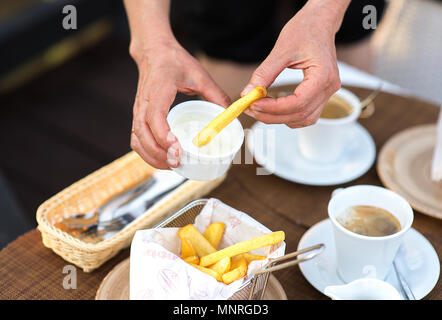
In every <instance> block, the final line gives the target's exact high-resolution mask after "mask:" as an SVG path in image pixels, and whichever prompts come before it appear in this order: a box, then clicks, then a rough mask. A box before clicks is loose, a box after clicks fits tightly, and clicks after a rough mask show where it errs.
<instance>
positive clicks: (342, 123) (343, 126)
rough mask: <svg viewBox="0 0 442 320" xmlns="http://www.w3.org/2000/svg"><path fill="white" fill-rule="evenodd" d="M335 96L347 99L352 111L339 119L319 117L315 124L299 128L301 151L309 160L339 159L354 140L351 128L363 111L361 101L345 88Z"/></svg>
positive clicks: (331, 160) (326, 161) (327, 160)
mask: <svg viewBox="0 0 442 320" xmlns="http://www.w3.org/2000/svg"><path fill="white" fill-rule="evenodd" d="M334 96H337V97H339V98H341V99H343V100H344V101H346V102H347V103H348V104H349V105H350V106H351V107H352V112H351V113H350V114H349V115H348V116H346V117H344V118H339V119H325V118H319V119H318V121H317V122H316V123H315V124H314V125H312V126H309V127H305V128H300V129H297V130H298V146H299V151H300V153H301V155H302V156H303V157H304V158H306V159H307V160H310V161H314V162H320V163H329V162H334V161H337V160H338V159H339V158H340V157H341V155H342V154H343V153H344V151H345V148H346V147H347V146H348V145H349V144H350V143H351V142H352V138H353V137H352V136H351V133H352V130H351V129H352V126H354V125H355V123H356V120H357V119H358V118H359V115H360V113H361V107H360V105H361V101H360V100H359V99H358V97H357V96H355V95H354V94H353V93H352V92H350V91H348V90H346V89H343V88H341V89H339V90H338V91H337V92H336V93H335V94H334Z"/></svg>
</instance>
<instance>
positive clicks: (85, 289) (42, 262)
mask: <svg viewBox="0 0 442 320" xmlns="http://www.w3.org/2000/svg"><path fill="white" fill-rule="evenodd" d="M128 256H129V249H125V250H123V251H122V252H120V253H119V254H118V255H117V256H116V257H114V258H112V259H111V260H109V261H108V262H107V263H105V264H104V265H103V266H101V267H100V268H99V269H98V270H95V271H93V272H91V273H85V272H83V271H82V270H81V269H80V268H75V266H73V265H71V264H70V263H68V262H66V261H65V260H63V259H62V258H60V257H59V256H57V255H56V254H55V253H54V252H53V251H52V250H50V249H48V248H46V247H45V246H43V243H42V241H41V235H40V232H38V231H37V230H33V231H30V232H28V233H26V234H24V235H23V236H21V237H19V238H18V239H17V240H15V241H13V242H11V243H10V244H9V245H8V246H7V247H5V248H4V249H3V250H2V251H0V299H14V300H15V299H36V300H53V299H54V300H65V299H67V300H70V299H73V300H88V299H90V300H93V299H94V298H95V293H96V291H97V290H98V287H99V286H100V283H101V281H102V280H103V279H104V277H105V276H106V275H107V274H108V272H109V271H110V270H112V268H113V267H114V266H115V265H116V264H118V263H119V262H120V261H122V260H124V259H126V258H127V257H128ZM65 266H72V267H71V268H75V270H76V274H77V283H76V284H77V286H76V287H77V288H76V289H65V288H64V287H63V280H64V279H65V277H66V276H68V275H71V274H72V273H71V270H72V269H70V268H69V267H68V268H67V270H65V271H66V273H63V269H64V268H65ZM69 283H70V284H72V282H70V281H69Z"/></svg>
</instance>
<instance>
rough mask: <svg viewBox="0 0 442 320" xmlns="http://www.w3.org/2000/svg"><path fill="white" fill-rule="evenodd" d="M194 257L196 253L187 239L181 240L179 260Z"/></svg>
mask: <svg viewBox="0 0 442 320" xmlns="http://www.w3.org/2000/svg"><path fill="white" fill-rule="evenodd" d="M192 256H196V251H195V249H194V248H193V246H192V244H191V243H190V241H189V240H187V239H182V240H181V258H183V259H184V258H187V257H192Z"/></svg>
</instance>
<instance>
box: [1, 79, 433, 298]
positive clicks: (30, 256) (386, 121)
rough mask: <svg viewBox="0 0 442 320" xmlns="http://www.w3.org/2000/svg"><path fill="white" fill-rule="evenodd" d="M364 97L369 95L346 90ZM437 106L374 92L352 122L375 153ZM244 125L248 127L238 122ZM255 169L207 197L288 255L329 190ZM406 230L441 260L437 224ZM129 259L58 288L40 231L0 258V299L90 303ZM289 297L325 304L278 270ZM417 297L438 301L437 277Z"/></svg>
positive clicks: (419, 219) (422, 222)
mask: <svg viewBox="0 0 442 320" xmlns="http://www.w3.org/2000/svg"><path fill="white" fill-rule="evenodd" d="M352 91H354V92H355V93H356V94H357V95H359V96H360V97H364V96H365V95H366V94H367V93H368V92H369V91H367V90H365V89H359V88H352ZM438 110H439V108H438V107H436V106H434V105H432V104H429V103H427V102H424V101H420V100H416V99H413V98H408V97H407V98H405V97H400V96H396V95H392V94H388V93H381V94H379V96H378V98H377V99H376V112H375V114H374V115H373V116H372V117H371V118H369V119H362V120H360V123H361V124H362V125H363V126H364V127H365V128H366V129H368V131H369V132H370V133H371V135H372V136H373V138H374V141H375V144H376V151H377V152H379V150H380V148H381V147H382V146H383V145H384V143H385V142H386V141H387V140H388V138H389V137H391V136H392V135H393V134H395V133H396V132H399V131H401V130H403V129H406V128H409V127H412V126H415V125H420V124H427V123H435V122H436V119H437V115H438ZM241 121H242V123H243V125H244V126H245V127H248V126H250V125H251V124H252V123H253V121H251V120H250V119H249V118H248V117H246V116H241ZM256 168H257V166H256V165H244V164H243V165H234V166H232V168H231V170H230V172H229V174H228V177H227V179H226V180H225V181H224V182H223V183H222V184H221V185H220V186H219V187H218V188H216V189H215V190H213V191H212V192H211V193H210V194H209V195H208V196H210V197H215V198H218V199H220V200H221V201H223V202H225V203H226V204H228V205H230V206H232V207H234V208H236V209H238V210H241V211H244V212H246V213H248V214H249V215H251V216H252V217H254V218H255V219H256V220H258V221H260V222H261V223H262V224H264V225H266V226H267V227H268V228H270V229H271V230H284V231H285V232H286V242H287V252H290V251H294V250H296V248H297V245H298V242H299V240H300V238H301V237H302V235H303V234H304V233H305V232H306V231H307V230H308V229H309V228H310V227H311V226H312V225H314V224H315V223H317V222H319V221H321V220H323V219H326V218H327V210H326V208H327V203H328V200H329V198H330V194H331V191H332V190H333V189H335V188H337V186H333V187H313V186H306V185H300V184H295V183H292V182H289V181H286V180H283V179H281V178H278V177H276V176H274V175H267V176H257V175H256ZM357 184H370V185H381V181H380V180H379V178H378V176H377V173H376V166H375V165H373V166H372V168H371V169H370V170H369V171H368V172H367V173H366V174H365V175H363V176H362V177H360V178H358V179H356V180H354V181H352V182H350V183H346V184H344V185H341V186H340V187H346V186H350V185H357ZM413 227H414V228H415V229H417V230H418V231H419V232H420V233H422V234H423V235H424V236H425V237H426V238H427V239H428V240H429V241H430V242H431V243H432V245H433V246H434V248H435V249H436V251H437V253H438V256H439V257H441V256H442V237H441V236H440V234H441V231H442V220H438V219H435V218H432V217H429V216H426V215H424V214H422V213H419V212H417V211H415V218H414V222H413ZM128 256H129V250H128V249H125V250H123V251H122V252H121V253H119V254H118V255H117V256H116V257H114V258H112V259H111V260H110V261H108V262H107V263H106V264H104V265H103V266H102V267H100V268H99V269H98V270H96V271H94V272H92V273H84V272H82V271H81V269H80V268H77V289H71V290H66V289H64V288H63V278H64V277H65V276H66V274H65V273H63V268H64V267H65V266H66V265H69V263H68V262H66V261H64V260H63V259H62V258H60V257H59V256H57V255H56V254H55V253H53V252H52V251H51V250H50V249H47V248H46V247H44V246H43V244H42V242H41V236H40V233H39V232H38V231H37V230H33V231H30V232H28V233H26V234H25V235H23V236H21V237H19V238H18V239H17V240H15V241H13V242H12V243H10V244H9V245H8V246H7V247H6V248H4V249H3V250H2V251H1V252H0V299H94V297H95V293H96V291H97V289H98V286H99V285H100V283H101V281H102V279H103V278H104V277H105V276H106V275H107V273H108V272H109V271H110V270H112V268H113V267H114V266H115V265H116V264H118V263H119V262H121V261H122V260H123V259H125V258H127V257H128ZM275 276H276V277H277V278H278V279H279V280H280V282H281V283H282V285H283V287H284V289H285V291H286V293H287V296H288V298H289V299H326V297H325V296H324V295H322V294H321V293H320V292H318V291H317V290H316V289H314V288H313V287H312V286H311V285H310V284H309V283H308V282H307V280H305V278H304V277H303V276H302V274H301V272H300V270H299V268H298V267H293V268H289V269H286V270H282V271H278V272H276V273H275ZM425 299H442V285H441V280H440V279H439V281H438V283H437V284H436V287H435V288H434V289H433V290H432V292H430V293H429V294H428V295H427V296H426V298H425Z"/></svg>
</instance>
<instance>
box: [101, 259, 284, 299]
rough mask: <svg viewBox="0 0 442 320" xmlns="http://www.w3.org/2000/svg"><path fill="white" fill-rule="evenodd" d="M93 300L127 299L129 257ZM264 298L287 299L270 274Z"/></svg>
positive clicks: (116, 267) (108, 277)
mask: <svg viewBox="0 0 442 320" xmlns="http://www.w3.org/2000/svg"><path fill="white" fill-rule="evenodd" d="M95 300H129V258H127V259H126V260H124V261H122V262H120V263H119V264H118V265H117V266H115V268H114V269H113V270H112V271H111V272H109V274H108V275H107V276H106V277H105V278H104V279H103V281H102V282H101V285H100V287H99V288H98V290H97V294H96V296H95ZM264 300H287V295H286V294H285V291H284V289H283V288H282V285H281V283H280V282H279V281H278V280H277V279H276V278H275V277H274V276H273V275H270V277H269V282H268V284H267V289H266V292H265V294H264Z"/></svg>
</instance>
